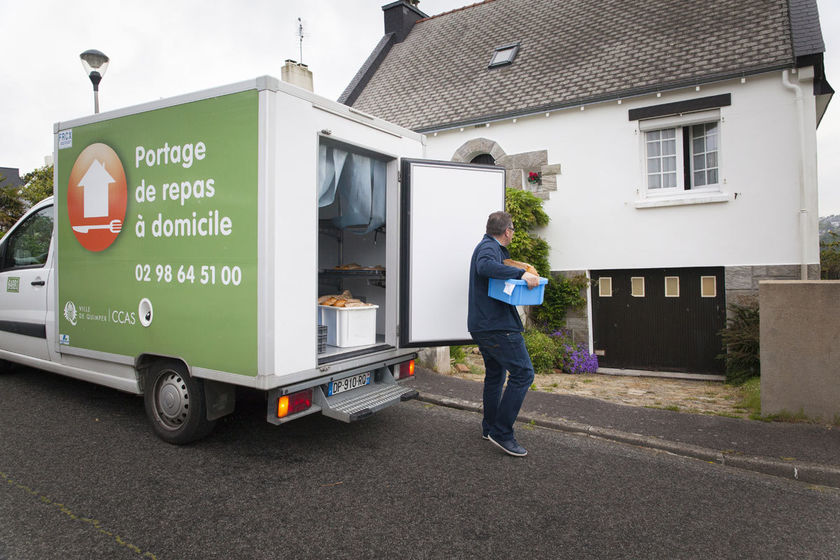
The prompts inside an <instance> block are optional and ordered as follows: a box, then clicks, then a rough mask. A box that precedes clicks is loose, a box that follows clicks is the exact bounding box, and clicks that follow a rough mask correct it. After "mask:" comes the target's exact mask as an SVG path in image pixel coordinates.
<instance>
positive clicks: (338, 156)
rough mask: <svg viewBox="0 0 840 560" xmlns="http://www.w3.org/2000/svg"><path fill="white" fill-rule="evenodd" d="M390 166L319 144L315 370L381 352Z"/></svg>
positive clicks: (356, 151)
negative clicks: (344, 359)
mask: <svg viewBox="0 0 840 560" xmlns="http://www.w3.org/2000/svg"><path fill="white" fill-rule="evenodd" d="M389 161H390V162H393V163H394V164H395V160H394V159H393V158H388V157H387V156H382V155H381V154H376V153H373V152H370V151H367V150H363V149H360V148H356V147H353V146H349V145H347V144H343V143H340V142H335V141H333V140H331V139H329V138H322V139H321V141H320V144H319V153H318V296H319V297H318V302H317V303H318V305H317V313H318V326H319V336H318V361H319V363H325V362H330V361H334V360H336V359H340V358H344V357H347V356H348V355H351V354H362V353H367V352H370V351H372V350H374V349H376V348H379V347H382V346H383V345H385V325H386V286H387V284H386V255H387V253H386V247H387V243H388V235H387V228H386V209H387V204H386V193H387V188H386V187H387V180H388V164H389ZM394 272H396V271H394ZM313 303H314V302H313Z"/></svg>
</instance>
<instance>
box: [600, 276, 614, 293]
mask: <svg viewBox="0 0 840 560" xmlns="http://www.w3.org/2000/svg"><path fill="white" fill-rule="evenodd" d="M598 297H612V276H601V277H600V278H598Z"/></svg>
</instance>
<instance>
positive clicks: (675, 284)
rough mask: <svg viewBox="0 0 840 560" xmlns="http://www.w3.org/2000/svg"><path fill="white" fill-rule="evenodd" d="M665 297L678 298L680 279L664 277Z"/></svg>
mask: <svg viewBox="0 0 840 560" xmlns="http://www.w3.org/2000/svg"><path fill="white" fill-rule="evenodd" d="M665 297H680V277H679V276H666V277H665Z"/></svg>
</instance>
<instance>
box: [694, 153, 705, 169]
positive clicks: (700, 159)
mask: <svg viewBox="0 0 840 560" xmlns="http://www.w3.org/2000/svg"><path fill="white" fill-rule="evenodd" d="M694 169H695V170H696V171H697V170H703V169H706V156H705V155H703V154H700V155H699V156H698V155H695V156H694Z"/></svg>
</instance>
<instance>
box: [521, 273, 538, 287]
mask: <svg viewBox="0 0 840 560" xmlns="http://www.w3.org/2000/svg"><path fill="white" fill-rule="evenodd" d="M521 280H525V283H526V284H528V289H529V290H533V289H534V288H536V287H537V286H539V285H540V277H539V276H537V275H536V274H531V273H530V272H526V273H525V274H523V275H522V278H521Z"/></svg>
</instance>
